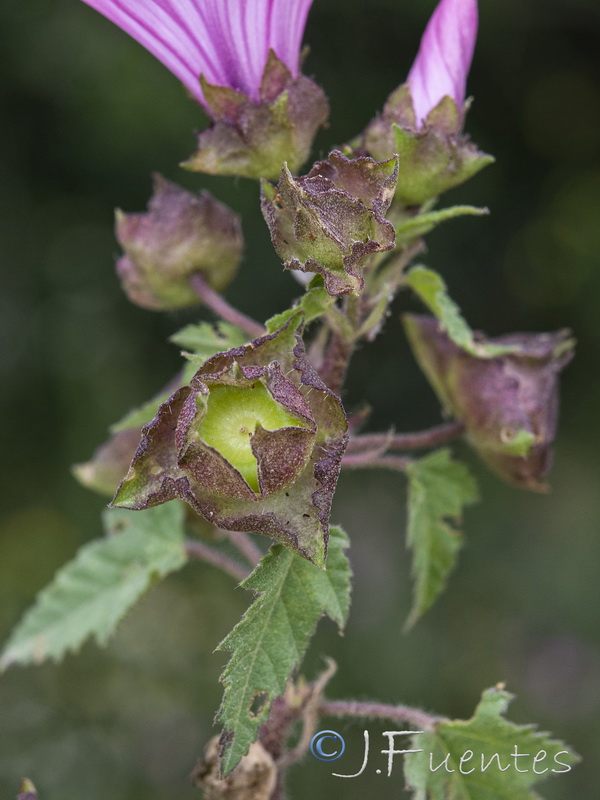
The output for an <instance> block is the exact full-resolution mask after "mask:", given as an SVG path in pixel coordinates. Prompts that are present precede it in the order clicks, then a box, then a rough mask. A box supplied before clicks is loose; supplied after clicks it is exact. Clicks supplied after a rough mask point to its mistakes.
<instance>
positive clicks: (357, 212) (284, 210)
mask: <svg viewBox="0 0 600 800" xmlns="http://www.w3.org/2000/svg"><path fill="white" fill-rule="evenodd" d="M397 178H398V159H397V158H390V159H388V160H387V161H385V162H382V163H379V162H377V161H374V160H373V159H372V158H368V157H362V158H354V159H349V158H346V156H344V155H343V154H342V153H341V152H339V151H337V150H334V151H333V152H332V153H330V154H329V157H328V159H327V160H326V161H317V163H316V164H315V165H314V166H313V168H312V169H311V171H310V172H309V173H308V175H305V176H303V177H300V178H295V177H294V176H293V175H292V174H291V172H290V171H289V169H288V168H287V166H284V168H283V170H282V172H281V177H280V179H279V183H278V185H277V187H275V186H271V184H269V183H267V182H266V181H265V182H263V191H262V212H263V216H264V218H265V220H266V222H267V225H268V226H269V230H270V231H271V239H272V241H273V246H274V247H275V249H276V250H277V253H278V254H279V256H280V258H281V259H282V260H283V261H284V266H285V268H286V269H290V270H300V271H302V272H307V273H319V274H321V275H322V276H323V280H324V281H325V288H326V289H327V291H328V292H329V294H331V295H341V294H360V292H361V291H362V289H363V286H364V279H363V274H362V273H363V268H364V267H365V266H366V265H367V264H368V261H369V258H370V257H371V256H372V255H373V254H374V253H380V252H383V251H386V250H391V249H392V248H393V246H394V244H395V238H396V234H395V231H394V226H393V225H392V224H391V222H389V221H388V220H386V219H385V213H386V211H387V210H388V208H389V206H390V203H391V202H392V199H393V197H394V191H395V188H396V181H397Z"/></svg>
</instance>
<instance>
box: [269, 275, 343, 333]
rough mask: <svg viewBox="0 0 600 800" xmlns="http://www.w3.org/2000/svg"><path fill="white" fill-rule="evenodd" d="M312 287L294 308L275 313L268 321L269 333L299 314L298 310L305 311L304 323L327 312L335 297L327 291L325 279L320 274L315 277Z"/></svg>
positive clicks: (306, 323)
mask: <svg viewBox="0 0 600 800" xmlns="http://www.w3.org/2000/svg"><path fill="white" fill-rule="evenodd" d="M313 283H316V285H315V286H313V285H312V284H313ZM311 287H312V288H309V289H308V291H307V292H306V294H305V295H303V296H302V298H301V300H300V301H299V302H298V303H297V304H296V305H295V306H293V308H288V309H286V310H285V311H282V312H281V314H275V316H274V317H271V319H268V320H267V321H266V323H265V327H266V329H267V333H274V332H275V331H277V330H279V328H282V327H283V326H284V325H285V323H286V322H287V321H288V319H290V318H291V317H293V316H294V314H297V313H298V311H303V312H304V323H305V325H308V323H309V322H312V321H313V320H314V319H317V317H320V316H322V315H323V314H325V312H326V311H327V309H328V308H330V307H331V306H332V305H333V304H334V303H335V297H332V296H331V295H330V294H329V293H328V292H326V291H325V289H324V287H323V279H322V278H321V276H320V275H318V276H316V277H315V278H313V280H312V281H311Z"/></svg>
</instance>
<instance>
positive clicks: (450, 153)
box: [362, 0, 493, 206]
mask: <svg viewBox="0 0 600 800" xmlns="http://www.w3.org/2000/svg"><path fill="white" fill-rule="evenodd" d="M476 36H477V2H476V0H441V2H440V3H439V5H438V6H437V8H436V9H435V11H434V13H433V15H432V17H431V19H430V21H429V23H428V25H427V28H426V30H425V33H424V34H423V38H422V40H421V46H420V48H419V52H418V55H417V57H416V59H415V61H414V64H413V66H412V68H411V70H410V72H409V74H408V78H407V81H406V83H404V84H403V85H402V86H400V87H399V88H398V89H396V91H394V92H393V93H392V94H391V95H390V97H389V98H388V100H387V103H386V105H385V107H384V110H383V113H382V114H381V116H379V117H377V118H376V119H374V120H373V121H372V122H371V124H370V125H369V126H368V128H367V129H366V131H365V133H364V134H363V139H362V147H363V148H364V150H365V151H366V152H367V153H369V154H370V155H372V156H373V158H377V159H385V158H389V157H390V156H391V155H393V154H394V153H397V154H398V155H399V157H400V170H399V174H398V187H397V189H396V200H397V201H399V202H401V203H403V204H404V205H407V206H420V205H422V204H423V203H425V202H426V201H427V200H431V199H432V198H434V197H436V196H437V195H439V194H441V193H442V192H445V191H446V190H447V189H451V188H452V187H453V186H458V185H459V184H461V183H464V181H466V180H467V179H468V178H470V177H471V176H472V175H474V174H475V173H476V172H478V171H479V170H480V169H482V168H483V167H485V166H486V165H487V164H489V163H491V162H492V161H493V158H492V157H491V156H488V155H486V154H485V153H481V152H479V151H478V150H477V148H476V147H475V146H474V145H473V144H471V143H470V142H469V140H468V139H467V138H466V137H465V136H464V135H463V134H462V128H463V123H464V116H465V111H466V108H467V104H466V103H465V89H466V80H467V75H468V72H469V68H470V66H471V60H472V58H473V50H474V47H475V39H476Z"/></svg>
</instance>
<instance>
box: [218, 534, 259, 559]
mask: <svg viewBox="0 0 600 800" xmlns="http://www.w3.org/2000/svg"><path fill="white" fill-rule="evenodd" d="M224 533H225V534H226V536H228V537H229V539H230V540H231V542H232V543H233V544H234V545H235V546H236V547H237V549H238V550H239V551H240V553H241V554H242V555H243V556H244V558H245V559H246V560H247V561H248V563H250V564H252V566H253V567H255V566H256V565H257V564H258V562H259V561H260V560H261V558H262V557H263V552H262V550H260V549H259V548H258V547H257V546H256V545H255V544H254V542H253V541H252V539H251V538H250V537H249V536H248V535H247V534H245V533H242V531H224Z"/></svg>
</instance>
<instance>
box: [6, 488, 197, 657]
mask: <svg viewBox="0 0 600 800" xmlns="http://www.w3.org/2000/svg"><path fill="white" fill-rule="evenodd" d="M183 520H184V507H183V505H182V504H180V503H167V504H165V505H162V506H158V507H157V508H152V509H149V510H147V511H144V512H137V511H136V512H128V511H120V510H110V511H106V512H105V516H104V522H105V527H106V530H107V533H108V536H107V538H106V539H102V540H99V541H95V542H90V543H89V544H87V545H85V546H84V547H82V548H81V550H80V551H79V552H78V553H77V555H76V556H75V558H74V559H73V560H72V561H70V562H69V563H68V564H66V565H65V566H64V567H63V568H62V569H60V570H59V572H58V573H57V574H56V576H55V578H54V580H53V581H52V583H50V584H49V585H48V586H47V587H46V588H45V589H44V590H43V591H42V592H40V594H39V595H38V598H37V601H36V603H35V605H34V606H33V607H32V608H31V609H30V610H29V611H28V612H27V613H26V614H25V616H24V617H23V619H22V620H21V622H20V623H19V624H18V625H17V627H16V629H15V630H14V631H13V633H12V635H11V637H10V638H9V640H8V642H7V643H6V646H5V648H4V651H3V653H2V656H1V657H0V670H4V669H6V668H7V667H9V666H10V665H11V664H31V663H36V664H39V663H40V662H42V661H45V660H46V659H53V660H55V661H57V660H59V659H61V658H62V657H63V656H64V655H65V654H66V653H68V652H72V651H75V650H78V649H79V647H80V646H81V645H82V644H83V642H84V641H85V640H86V639H88V638H90V637H92V636H93V637H94V638H95V639H96V641H97V642H98V644H99V645H104V644H106V642H107V641H108V639H109V637H110V636H111V635H112V633H113V632H114V630H115V629H116V627H117V625H118V623H119V622H120V620H121V619H122V618H123V616H124V615H125V613H126V612H127V611H128V610H129V609H130V608H131V607H132V606H133V605H134V603H135V602H136V601H137V600H138V599H139V598H140V597H141V595H142V594H143V593H144V592H145V591H146V589H148V587H149V586H150V585H151V583H153V582H154V581H155V580H156V579H157V578H162V577H164V576H165V575H168V573H170V572H173V571H174V570H176V569H179V568H180V567H182V566H183V564H185V562H186V560H187V556H186V553H185V548H184V533H183Z"/></svg>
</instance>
